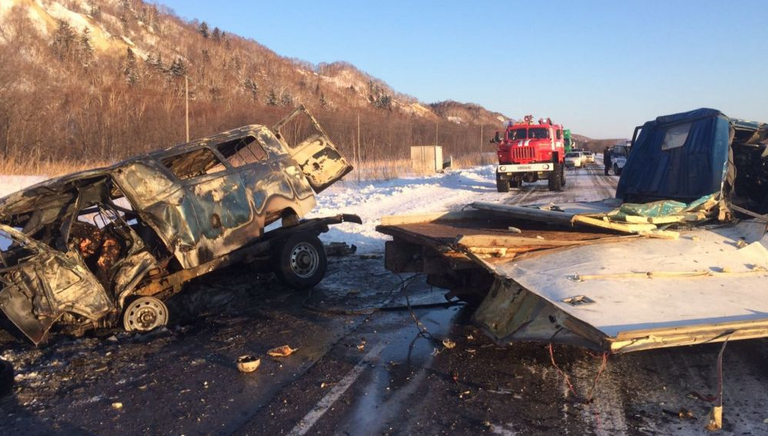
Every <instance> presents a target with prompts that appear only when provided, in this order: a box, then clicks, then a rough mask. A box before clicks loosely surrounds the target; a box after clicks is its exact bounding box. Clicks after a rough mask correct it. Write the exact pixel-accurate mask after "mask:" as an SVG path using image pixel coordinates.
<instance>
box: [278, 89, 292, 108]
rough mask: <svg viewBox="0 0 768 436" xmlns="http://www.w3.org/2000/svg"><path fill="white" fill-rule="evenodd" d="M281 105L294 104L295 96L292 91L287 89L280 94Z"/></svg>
mask: <svg viewBox="0 0 768 436" xmlns="http://www.w3.org/2000/svg"><path fill="white" fill-rule="evenodd" d="M280 106H293V96H291V93H290V91H288V90H285V91H283V94H282V95H281V96H280Z"/></svg>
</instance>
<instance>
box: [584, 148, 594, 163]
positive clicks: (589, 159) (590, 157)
mask: <svg viewBox="0 0 768 436" xmlns="http://www.w3.org/2000/svg"><path fill="white" fill-rule="evenodd" d="M584 163H595V154H594V153H592V152H591V151H589V150H587V151H585V152H584Z"/></svg>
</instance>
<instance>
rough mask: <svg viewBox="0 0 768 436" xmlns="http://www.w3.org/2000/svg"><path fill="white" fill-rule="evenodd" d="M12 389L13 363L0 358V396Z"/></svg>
mask: <svg viewBox="0 0 768 436" xmlns="http://www.w3.org/2000/svg"><path fill="white" fill-rule="evenodd" d="M12 391H13V365H11V364H10V363H9V362H6V361H5V360H0V398H2V397H4V396H6V395H8V394H10V393H11V392H12Z"/></svg>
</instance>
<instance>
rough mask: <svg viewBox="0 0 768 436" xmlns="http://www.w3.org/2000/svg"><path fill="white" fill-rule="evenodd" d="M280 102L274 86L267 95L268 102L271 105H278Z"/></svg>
mask: <svg viewBox="0 0 768 436" xmlns="http://www.w3.org/2000/svg"><path fill="white" fill-rule="evenodd" d="M278 103H279V99H278V98H277V92H275V88H272V89H270V90H269V94H268V95H267V104H268V105H270V106H277V104H278Z"/></svg>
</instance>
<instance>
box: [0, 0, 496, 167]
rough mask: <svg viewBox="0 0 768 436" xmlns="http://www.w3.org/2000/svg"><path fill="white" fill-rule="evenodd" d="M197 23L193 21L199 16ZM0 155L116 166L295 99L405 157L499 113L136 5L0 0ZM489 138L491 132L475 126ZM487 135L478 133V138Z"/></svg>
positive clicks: (332, 123)
mask: <svg viewBox="0 0 768 436" xmlns="http://www.w3.org/2000/svg"><path fill="white" fill-rule="evenodd" d="M200 19H201V20H204V17H200ZM0 59H2V62H0V157H2V158H3V160H4V161H5V162H8V161H14V162H18V163H21V164H23V163H24V162H30V160H31V159H36V160H49V161H56V160H73V159H74V160H77V159H83V158H84V159H88V160H93V161H101V162H109V161H115V160H118V159H120V158H124V157H127V156H129V155H133V154H137V153H140V152H144V151H148V150H152V149H157V148H161V147H167V146H169V145H173V144H176V143H180V142H183V140H184V107H185V105H184V103H185V101H184V85H185V78H188V80H189V95H190V124H191V137H192V138H195V137H200V136H204V135H209V134H212V133H215V132H219V131H222V130H226V129H229V128H233V127H238V126H241V125H245V124H252V123H258V124H267V125H270V124H272V123H273V122H275V121H276V120H278V119H279V118H280V117H282V116H283V115H285V114H286V113H288V112H289V111H290V110H291V109H292V108H293V107H295V106H296V105H297V104H299V103H304V104H306V105H307V106H308V107H309V108H310V109H311V110H312V111H313V112H314V113H316V115H317V117H318V118H319V120H320V122H321V123H322V124H323V125H324V127H326V130H327V131H328V132H329V134H330V135H331V137H332V139H333V140H334V141H335V142H337V143H338V145H339V146H340V147H341V148H342V149H343V150H344V151H345V152H347V153H351V151H350V150H353V149H355V148H356V141H357V137H358V135H357V126H358V119H359V120H360V124H359V125H360V130H361V133H360V138H361V140H360V147H359V148H360V149H361V155H362V158H363V160H364V161H365V160H376V161H378V160H381V159H387V158H398V157H406V156H407V155H408V147H409V146H411V145H422V144H433V143H434V142H435V140H436V137H435V135H436V134H437V135H439V136H438V137H437V142H438V143H439V144H440V145H443V146H444V147H445V148H446V149H447V150H446V153H449V154H453V155H455V156H459V155H461V154H463V153H468V152H476V151H477V150H478V149H479V146H480V147H482V144H481V142H480V141H481V140H480V138H481V136H480V129H481V125H483V127H484V128H485V132H491V131H493V130H494V129H498V128H499V126H500V125H501V124H502V122H503V120H504V119H505V117H504V116H503V115H502V114H499V113H493V112H489V111H487V110H485V109H484V108H482V107H480V106H477V105H473V104H462V103H456V102H452V101H448V102H441V103H434V104H424V103H421V102H419V101H418V100H416V99H415V98H413V97H410V96H407V95H403V94H400V93H398V92H396V91H395V90H393V89H392V88H391V87H389V86H388V85H387V84H386V83H384V82H383V81H381V80H378V79H376V78H374V77H372V76H370V75H368V74H366V73H365V72H362V71H360V70H358V69H357V68H355V67H354V66H353V65H350V64H348V63H345V62H334V63H328V64H320V65H311V64H309V63H307V62H303V61H301V60H296V59H289V58H285V57H282V56H280V55H278V54H276V53H274V52H273V51H271V50H269V49H267V48H266V47H264V46H262V45H260V44H259V43H258V42H256V41H253V40H249V39H245V38H243V37H240V36H238V35H233V34H230V33H228V32H225V31H222V30H220V29H218V28H211V27H210V26H208V25H207V24H206V23H205V21H192V22H188V21H185V20H182V19H180V18H179V17H177V16H176V15H175V14H174V13H173V12H172V11H171V10H169V9H166V8H164V7H162V6H157V5H155V4H151V3H145V2H143V1H141V0H55V1H54V0H0ZM486 136H488V137H490V135H488V134H486ZM486 142H487V141H486Z"/></svg>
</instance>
